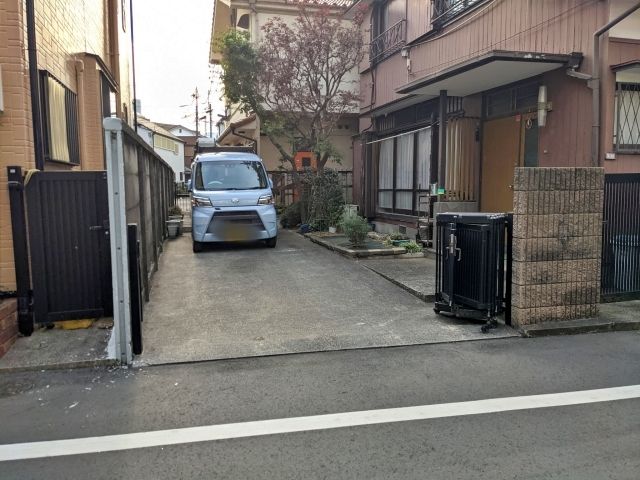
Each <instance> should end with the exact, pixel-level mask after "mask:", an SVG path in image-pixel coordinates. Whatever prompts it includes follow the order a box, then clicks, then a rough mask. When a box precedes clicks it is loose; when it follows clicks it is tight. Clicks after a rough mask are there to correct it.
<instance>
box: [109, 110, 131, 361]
mask: <svg viewBox="0 0 640 480" xmlns="http://www.w3.org/2000/svg"><path fill="white" fill-rule="evenodd" d="M103 127H104V130H105V139H106V157H107V185H108V189H109V228H110V231H111V234H110V237H111V278H112V280H111V282H112V285H113V335H114V337H115V347H116V359H117V360H119V361H120V362H121V363H123V364H126V365H130V364H131V363H132V361H133V352H132V348H131V310H130V298H129V256H128V249H127V214H126V203H125V200H126V199H125V188H124V138H123V135H124V132H123V130H122V120H120V119H119V118H105V119H104V121H103Z"/></svg>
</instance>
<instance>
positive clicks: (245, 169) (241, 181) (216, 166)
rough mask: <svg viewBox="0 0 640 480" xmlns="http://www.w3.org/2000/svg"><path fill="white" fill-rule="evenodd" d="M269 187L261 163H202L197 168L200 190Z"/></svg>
mask: <svg viewBox="0 0 640 480" xmlns="http://www.w3.org/2000/svg"><path fill="white" fill-rule="evenodd" d="M268 185H269V183H268V181H267V176H266V175H265V172H264V167H263V166H262V163H261V162H238V161H235V162H223V161H213V162H201V163H199V164H198V166H197V168H196V188H197V189H198V190H212V191H220V190H262V189H265V188H267V186H268Z"/></svg>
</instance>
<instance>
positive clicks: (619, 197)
mask: <svg viewBox="0 0 640 480" xmlns="http://www.w3.org/2000/svg"><path fill="white" fill-rule="evenodd" d="M603 221H604V227H603V237H602V299H603V301H615V300H623V299H630V298H640V174H638V173H633V174H627V173H624V174H609V175H605V185H604V218H603Z"/></svg>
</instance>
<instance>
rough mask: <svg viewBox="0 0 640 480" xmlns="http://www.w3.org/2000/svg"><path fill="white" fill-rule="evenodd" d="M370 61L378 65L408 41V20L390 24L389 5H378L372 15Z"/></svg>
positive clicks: (386, 3)
mask: <svg viewBox="0 0 640 480" xmlns="http://www.w3.org/2000/svg"><path fill="white" fill-rule="evenodd" d="M371 23H372V28H371V45H370V47H369V61H370V62H371V63H377V62H380V61H382V60H384V59H385V58H387V57H389V56H391V55H393V54H394V53H396V52H397V51H399V50H400V49H401V48H402V47H403V46H404V45H405V44H406V40H407V32H406V20H404V19H402V20H400V21H397V22H396V23H394V24H393V25H390V24H389V4H388V2H382V3H380V4H378V5H377V6H376V7H375V8H374V10H373V13H372V15H371Z"/></svg>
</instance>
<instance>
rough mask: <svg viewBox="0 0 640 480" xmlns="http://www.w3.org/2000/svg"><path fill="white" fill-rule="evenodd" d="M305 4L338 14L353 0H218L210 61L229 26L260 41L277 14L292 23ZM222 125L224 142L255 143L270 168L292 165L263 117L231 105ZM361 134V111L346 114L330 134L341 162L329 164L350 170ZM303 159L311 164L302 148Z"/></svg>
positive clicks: (354, 84)
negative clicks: (264, 126) (263, 129)
mask: <svg viewBox="0 0 640 480" xmlns="http://www.w3.org/2000/svg"><path fill="white" fill-rule="evenodd" d="M300 4H306V5H307V6H308V8H314V7H317V6H319V5H322V6H324V7H327V8H330V9H331V11H332V12H333V13H335V15H336V17H339V16H340V15H342V13H343V12H344V10H345V8H346V7H347V6H348V5H350V4H351V0H302V1H289V0H271V1H262V0H216V2H215V7H214V12H213V23H212V29H211V48H210V55H209V56H210V58H209V62H210V63H211V64H214V65H217V64H219V63H220V60H221V59H222V56H221V53H220V51H219V49H218V39H219V38H220V36H221V35H223V34H224V33H225V32H226V31H227V30H229V29H232V28H233V29H239V30H243V31H246V32H248V33H249V35H250V38H251V41H252V42H257V41H259V39H260V37H261V28H262V26H263V25H264V24H265V23H266V22H267V21H269V20H270V19H272V18H274V17H279V18H281V19H283V20H284V21H285V22H287V23H289V24H293V23H294V22H295V19H296V17H297V15H298V12H299V5H300ZM345 83H348V84H349V88H351V89H357V88H358V72H356V71H354V72H353V73H352V74H351V76H350V78H348V79H347V80H345ZM216 126H218V129H219V135H218V138H217V141H218V143H219V144H221V145H251V144H254V143H255V147H256V151H257V152H258V154H259V155H260V156H261V157H262V159H263V161H264V162H265V166H266V167H267V169H268V170H277V169H279V168H280V167H285V168H290V165H289V164H283V163H282V162H281V161H280V158H281V155H280V153H279V152H278V150H277V149H276V147H275V146H274V145H273V144H272V143H271V141H269V139H268V138H267V137H266V136H265V135H264V134H261V131H260V119H259V118H257V117H256V115H254V114H249V115H246V114H245V113H243V112H241V111H240V110H239V109H238V108H237V106H235V105H228V106H227V112H226V115H225V116H224V117H223V119H222V120H221V121H220V122H218V123H216ZM357 134H358V114H357V111H354V112H353V113H351V114H348V115H344V116H343V117H342V118H341V119H340V121H339V122H338V126H337V128H336V129H335V130H334V133H333V134H332V136H331V141H332V143H333V144H334V146H335V147H336V149H337V150H338V151H339V153H340V155H341V157H342V159H341V163H340V164H337V163H336V162H334V161H332V160H329V162H328V163H327V165H326V166H327V167H328V168H334V169H338V170H349V171H350V170H351V168H352V164H353V138H354V137H355V136H356V135H357ZM301 155H302V156H301V158H300V159H299V160H300V163H301V164H302V162H306V163H305V165H307V163H308V166H312V163H311V160H310V159H309V158H307V157H308V156H309V155H308V153H307V152H301Z"/></svg>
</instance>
